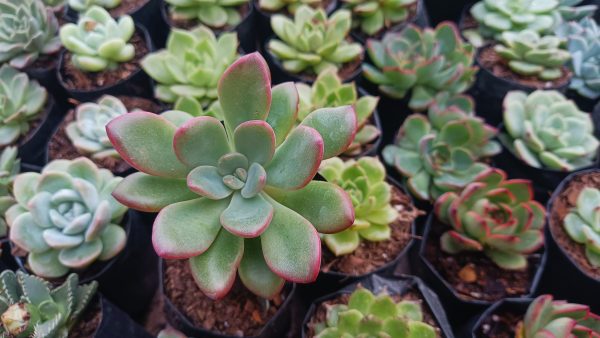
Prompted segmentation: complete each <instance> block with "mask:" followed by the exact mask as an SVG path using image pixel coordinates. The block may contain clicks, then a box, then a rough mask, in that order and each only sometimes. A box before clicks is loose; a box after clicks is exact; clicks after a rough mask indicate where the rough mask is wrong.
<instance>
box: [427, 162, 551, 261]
mask: <svg viewBox="0 0 600 338" xmlns="http://www.w3.org/2000/svg"><path fill="white" fill-rule="evenodd" d="M434 212H435V215H436V216H437V218H438V219H439V220H440V221H441V222H443V223H445V224H447V225H449V226H450V227H451V228H452V230H448V231H446V232H445V233H444V234H443V235H442V237H441V238H440V245H441V248H442V250H443V251H445V252H447V253H449V254H460V252H464V251H479V252H483V253H484V254H485V255H486V256H487V257H489V258H490V259H491V260H492V261H493V262H494V263H495V264H496V265H498V266H499V267H501V268H503V269H506V270H522V269H525V268H526V267H527V255H528V254H531V253H533V252H535V251H537V250H538V249H539V248H540V247H542V246H543V245H544V235H543V227H544V223H545V221H546V210H545V208H544V207H543V206H542V205H541V204H540V203H538V202H536V201H535V200H533V187H532V185H531V182H530V181H528V180H522V179H512V180H507V179H506V173H504V172H503V171H502V170H500V169H495V168H489V169H487V170H486V171H484V172H483V173H481V174H480V175H478V176H477V177H476V178H475V180H474V181H473V182H472V183H470V184H469V185H467V186H466V187H465V189H464V190H462V191H461V192H460V193H456V192H448V193H445V194H444V195H442V196H440V198H438V200H437V201H436V203H435V206H434Z"/></svg>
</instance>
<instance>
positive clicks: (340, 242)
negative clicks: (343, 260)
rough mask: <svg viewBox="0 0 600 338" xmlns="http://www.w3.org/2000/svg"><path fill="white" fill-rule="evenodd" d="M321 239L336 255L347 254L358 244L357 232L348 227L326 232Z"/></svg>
mask: <svg viewBox="0 0 600 338" xmlns="http://www.w3.org/2000/svg"><path fill="white" fill-rule="evenodd" d="M323 241H325V245H327V248H328V249H329V250H330V251H331V252H333V254H334V255H336V256H343V255H348V254H350V253H352V252H354V250H356V249H357V248H358V246H359V245H360V236H359V235H358V232H357V231H355V230H352V229H348V230H345V231H342V232H338V233H335V234H326V235H324V236H323Z"/></svg>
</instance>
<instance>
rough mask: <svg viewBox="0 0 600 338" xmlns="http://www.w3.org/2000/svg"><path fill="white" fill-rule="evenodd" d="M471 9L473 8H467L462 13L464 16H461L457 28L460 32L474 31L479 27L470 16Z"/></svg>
mask: <svg viewBox="0 0 600 338" xmlns="http://www.w3.org/2000/svg"><path fill="white" fill-rule="evenodd" d="M471 7H473V6H469V8H468V9H466V10H465V11H464V15H463V16H462V18H461V21H460V22H459V27H458V28H459V29H460V30H461V31H463V30H465V29H475V28H478V27H479V22H477V20H475V18H474V17H473V15H471Z"/></svg>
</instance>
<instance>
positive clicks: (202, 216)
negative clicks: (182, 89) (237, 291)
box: [107, 53, 356, 298]
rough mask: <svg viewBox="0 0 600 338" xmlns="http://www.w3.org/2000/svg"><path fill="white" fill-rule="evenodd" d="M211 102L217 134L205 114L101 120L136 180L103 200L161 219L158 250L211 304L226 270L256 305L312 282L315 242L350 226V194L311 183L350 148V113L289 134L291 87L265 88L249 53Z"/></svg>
mask: <svg viewBox="0 0 600 338" xmlns="http://www.w3.org/2000/svg"><path fill="white" fill-rule="evenodd" d="M218 97H219V104H220V105H221V107H222V110H223V117H224V125H223V124H221V121H219V120H217V119H215V118H213V117H208V116H204V117H194V118H192V117H191V116H188V117H187V118H183V119H182V118H181V117H182V116H185V113H182V112H170V114H163V115H162V116H161V115H155V114H151V113H146V112H133V113H129V114H126V115H124V116H121V117H118V118H117V119H115V120H113V121H111V122H110V123H109V124H108V126H107V131H108V136H109V138H110V140H111V142H112V143H113V145H114V146H115V149H116V150H117V151H118V152H119V154H120V155H121V157H122V158H123V159H125V160H126V161H127V162H128V163H129V164H131V165H132V166H133V167H135V168H137V169H138V170H140V171H141V172H140V173H135V174H133V175H131V176H129V177H127V178H125V180H124V181H123V182H122V183H121V184H120V185H119V186H118V187H117V188H116V190H115V191H114V193H113V195H114V196H115V197H116V198H117V199H118V200H119V201H121V202H122V203H123V204H125V205H128V206H130V207H132V208H134V209H139V210H144V211H154V212H156V211H160V213H159V214H158V217H157V218H156V221H155V222H154V229H153V244H154V248H155V250H156V252H157V253H158V254H159V255H160V256H161V257H163V258H167V259H168V258H174V259H185V258H188V259H189V263H190V266H191V270H192V273H193V275H194V278H195V279H196V282H197V284H198V286H199V287H200V289H201V290H202V291H203V292H204V293H205V294H206V295H208V296H209V297H213V298H220V297H223V296H224V295H225V294H227V292H228V291H229V290H230V288H231V286H232V285H233V282H234V281H235V277H236V272H237V273H238V274H239V276H240V279H241V281H242V282H243V284H244V285H245V286H246V287H247V288H248V289H249V290H251V291H252V292H254V293H256V294H257V295H259V296H262V297H265V298H269V297H273V296H274V295H276V294H277V293H278V292H279V291H280V289H281V287H282V286H283V284H284V281H285V280H288V281H293V282H301V283H302V282H304V283H306V282H312V281H314V280H315V279H316V277H317V274H318V272H319V268H320V261H321V242H320V239H319V234H318V233H319V232H320V233H335V232H338V231H342V230H344V229H346V228H347V227H349V226H350V225H352V223H353V222H354V210H353V208H352V202H351V200H350V198H349V196H348V195H347V194H346V193H345V192H344V191H343V190H342V189H341V188H339V187H336V186H335V185H334V184H332V183H327V182H318V181H313V180H312V179H313V178H314V176H315V174H316V173H317V170H318V168H319V165H320V164H321V161H322V160H323V159H326V158H329V157H332V156H336V155H338V154H340V153H342V152H343V151H345V150H346V148H347V147H348V146H349V145H350V144H351V142H352V141H353V138H354V136H355V133H356V114H355V112H354V109H353V108H352V107H351V106H343V107H338V108H325V109H318V110H316V111H314V112H312V113H311V114H310V115H308V116H307V117H306V118H305V119H304V120H303V121H302V123H301V124H300V125H298V126H296V125H295V124H296V121H297V114H298V93H297V91H296V87H295V86H294V84H293V83H283V84H280V85H278V86H275V87H273V88H271V77H270V73H269V69H268V66H267V64H266V62H265V60H264V59H263V58H262V57H261V56H260V54H258V53H253V54H249V55H246V56H244V57H242V58H240V59H239V60H238V61H236V62H235V63H234V64H232V65H231V66H230V67H229V68H228V69H227V70H226V71H225V73H224V75H223V77H222V78H221V80H220V82H219V85H218ZM175 117H177V118H175Z"/></svg>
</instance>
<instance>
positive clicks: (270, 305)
mask: <svg viewBox="0 0 600 338" xmlns="http://www.w3.org/2000/svg"><path fill="white" fill-rule="evenodd" d="M164 284H165V286H164V287H165V290H164V292H165V295H166V296H167V297H168V298H169V299H170V300H171V302H172V303H173V305H175V307H177V309H179V311H181V312H182V313H183V314H185V315H186V316H187V318H188V319H189V320H190V321H191V322H192V323H193V324H194V325H195V326H197V327H200V328H203V329H205V330H210V331H216V332H219V333H222V334H228V335H233V336H240V337H241V336H254V335H257V334H258V333H260V331H261V330H262V328H263V326H264V325H265V324H266V323H267V322H268V321H269V320H270V319H271V318H273V316H275V314H276V312H277V310H278V309H279V307H280V306H281V304H282V303H283V302H284V300H285V298H286V295H285V294H284V293H282V294H280V295H279V296H277V297H275V299H273V300H265V299H263V298H260V297H258V296H256V295H254V294H252V293H251V292H250V291H248V290H247V289H246V288H245V287H243V286H242V285H241V283H240V282H239V281H238V282H236V284H235V285H234V287H233V288H232V290H231V291H230V292H229V294H228V295H227V296H225V297H224V298H222V299H220V300H217V301H215V300H212V299H210V298H208V297H206V296H205V295H204V294H203V293H202V291H200V289H199V288H198V286H197V285H196V282H195V281H194V278H193V277H192V274H191V271H190V267H189V264H188V261H187V260H166V261H165V272H164Z"/></svg>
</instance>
